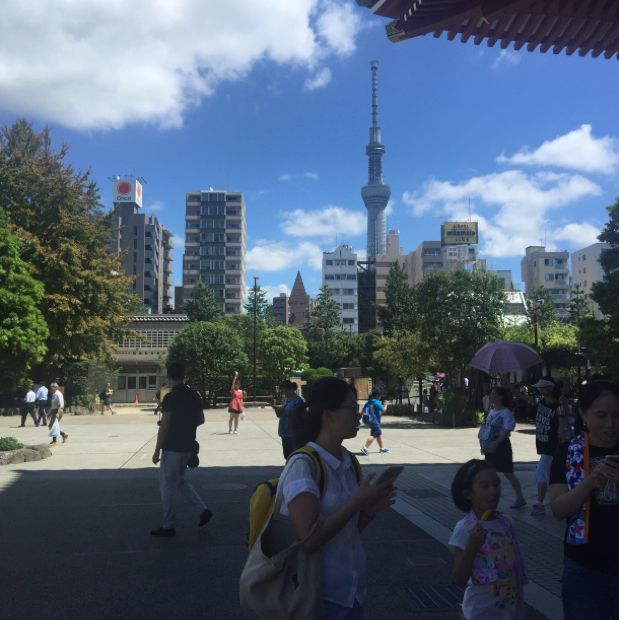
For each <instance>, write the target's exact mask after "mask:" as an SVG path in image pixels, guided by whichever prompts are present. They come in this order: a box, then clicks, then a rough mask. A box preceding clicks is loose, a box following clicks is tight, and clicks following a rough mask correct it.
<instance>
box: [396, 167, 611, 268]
mask: <svg viewBox="0 0 619 620" xmlns="http://www.w3.org/2000/svg"><path fill="white" fill-rule="evenodd" d="M600 193H601V192H600V188H599V187H598V186H597V185H596V184H595V183H593V182H592V181H590V180H589V179H587V178H585V177H583V176H581V175H577V174H556V173H549V172H539V173H536V174H531V175H527V174H526V173H524V172H522V171H519V170H507V171H505V172H500V173H494V174H488V175H484V176H477V177H473V178H470V179H467V180H465V181H462V182H461V183H451V182H449V181H438V180H436V179H432V180H430V181H429V182H428V183H426V184H425V185H424V186H423V187H422V189H421V190H419V191H418V192H415V193H410V192H405V193H404V195H403V196H402V200H403V202H404V203H405V204H407V205H409V206H410V207H411V211H412V213H413V214H414V215H423V214H425V213H428V212H432V213H434V214H436V215H442V216H446V217H448V218H450V219H453V220H460V221H466V220H468V218H469V201H470V202H471V209H472V213H471V217H472V219H473V220H477V221H478V222H479V230H480V238H481V241H482V247H481V248H480V253H481V254H482V255H486V256H490V257H507V256H519V255H521V254H522V252H523V251H524V248H525V247H526V246H527V245H532V244H538V243H540V240H541V239H542V238H544V237H546V238H547V245H548V247H549V248H550V247H553V243H554V240H555V239H556V240H559V237H558V236H557V234H556V233H557V228H556V225H555V224H554V222H553V218H555V216H554V215H553V216H551V214H550V212H551V211H552V210H555V209H556V210H558V209H560V208H562V207H566V206H568V205H571V204H573V203H575V202H576V201H578V200H580V199H581V198H584V197H586V196H597V195H599V194H600ZM565 228H566V227H565V226H564V227H563V229H562V230H564V229H565Z"/></svg>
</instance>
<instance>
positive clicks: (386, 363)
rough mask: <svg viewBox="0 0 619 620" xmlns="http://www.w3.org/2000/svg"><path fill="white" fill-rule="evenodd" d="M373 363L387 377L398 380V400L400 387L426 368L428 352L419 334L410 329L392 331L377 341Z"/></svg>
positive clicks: (400, 391)
mask: <svg viewBox="0 0 619 620" xmlns="http://www.w3.org/2000/svg"><path fill="white" fill-rule="evenodd" d="M374 361H375V364H376V365H377V366H378V367H380V368H381V369H383V371H384V372H385V373H386V375H387V378H390V377H394V378H395V379H397V381H398V386H399V388H400V389H399V390H398V400H401V394H402V387H403V386H404V385H406V382H407V381H408V380H409V379H415V378H417V377H420V376H422V375H424V374H425V373H426V371H427V370H428V354H427V350H426V346H425V343H424V342H423V340H422V339H421V337H420V336H419V334H417V333H415V332H411V331H394V332H392V334H391V335H390V336H385V337H384V338H381V339H380V340H379V341H378V342H377V348H376V351H375V353H374Z"/></svg>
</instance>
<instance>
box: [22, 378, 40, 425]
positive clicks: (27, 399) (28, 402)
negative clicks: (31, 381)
mask: <svg viewBox="0 0 619 620" xmlns="http://www.w3.org/2000/svg"><path fill="white" fill-rule="evenodd" d="M33 388H34V386H33V385H31V386H30V388H29V389H28V391H27V392H26V395H25V396H24V402H23V404H22V408H21V424H20V427H24V426H26V418H27V417H28V415H30V417H31V418H32V421H33V422H34V425H35V426H38V425H39V424H38V422H37V418H36V416H35V415H34V409H35V407H36V400H37V395H36V393H35V391H34V389H33Z"/></svg>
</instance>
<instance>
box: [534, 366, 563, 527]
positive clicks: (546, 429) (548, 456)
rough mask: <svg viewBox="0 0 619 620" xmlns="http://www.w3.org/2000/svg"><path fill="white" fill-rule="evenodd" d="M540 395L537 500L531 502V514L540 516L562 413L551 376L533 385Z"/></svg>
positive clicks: (536, 442) (537, 409)
mask: <svg viewBox="0 0 619 620" xmlns="http://www.w3.org/2000/svg"><path fill="white" fill-rule="evenodd" d="M532 387H534V388H536V389H537V390H538V391H539V393H540V394H541V395H542V399H541V400H540V401H539V402H538V403H537V408H536V412H535V447H536V449H537V453H538V454H539V461H538V463H537V470H536V480H537V502H536V503H535V504H533V507H532V510H531V515H532V516H535V517H541V516H544V515H545V514H546V508H545V506H544V499H545V498H546V491H547V490H548V479H549V477H550V468H551V466H552V457H553V456H554V453H555V452H556V450H557V447H558V445H559V437H560V436H561V430H562V429H561V423H560V418H561V416H562V415H563V414H562V410H561V404H560V403H559V398H558V397H559V394H558V389H557V387H556V385H555V381H554V379H553V378H552V377H542V378H541V379H540V380H539V381H538V382H537V383H534V384H533V386H532Z"/></svg>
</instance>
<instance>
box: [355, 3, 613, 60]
mask: <svg viewBox="0 0 619 620" xmlns="http://www.w3.org/2000/svg"><path fill="white" fill-rule="evenodd" d="M357 3H358V4H360V5H361V6H364V7H367V8H368V9H370V10H371V11H372V12H373V13H375V14H376V15H381V16H383V17H389V18H391V19H392V20H393V21H391V22H390V23H389V24H387V25H386V27H385V28H386V31H387V36H388V38H389V39H390V40H391V41H394V42H397V41H404V40H406V39H411V38H414V37H419V36H422V35H425V34H429V33H432V34H433V35H434V36H435V37H440V36H441V34H443V33H446V34H447V38H448V39H449V40H450V41H451V40H453V39H454V38H455V37H456V36H458V35H460V40H461V41H462V42H463V43H465V42H467V41H468V40H469V39H470V38H471V37H473V41H474V43H475V45H480V44H481V42H482V41H486V43H487V45H488V46H489V47H492V46H494V45H495V44H496V43H497V41H498V42H499V43H500V46H501V48H503V49H505V48H507V47H508V46H509V44H510V43H513V44H514V49H516V50H519V49H520V48H521V47H523V46H525V45H526V48H527V50H528V51H529V52H532V51H534V50H535V49H537V48H539V51H540V52H542V53H546V52H547V51H548V50H549V49H552V51H553V53H554V54H559V53H560V52H562V51H563V50H565V53H566V54H567V55H568V56H571V55H572V54H573V53H574V52H575V51H578V54H579V55H580V56H585V55H586V54H588V53H589V52H591V56H593V57H594V58H597V57H598V56H600V55H601V54H603V55H604V57H605V58H612V57H613V56H616V57H617V58H619V0H357Z"/></svg>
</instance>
